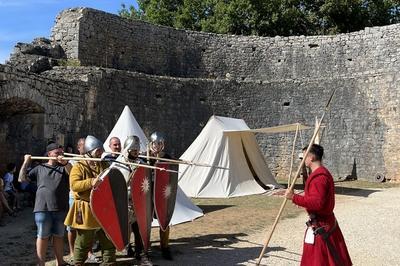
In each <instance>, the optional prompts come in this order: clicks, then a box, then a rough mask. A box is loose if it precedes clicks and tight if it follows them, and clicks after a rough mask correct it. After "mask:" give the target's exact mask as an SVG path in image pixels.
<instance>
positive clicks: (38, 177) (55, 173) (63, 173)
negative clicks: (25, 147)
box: [19, 143, 69, 265]
mask: <svg viewBox="0 0 400 266" xmlns="http://www.w3.org/2000/svg"><path fill="white" fill-rule="evenodd" d="M46 151H47V156H49V157H59V156H61V155H62V154H63V150H62V149H61V146H60V145H58V144H56V143H51V144H49V145H48V146H47V147H46ZM30 162H31V156H30V155H25V157H24V163H23V164H22V167H21V171H20V173H19V181H20V182H24V181H26V180H27V177H28V178H29V180H35V181H36V182H37V191H36V199H35V206H34V209H33V212H34V214H35V223H36V226H37V240H36V254H37V258H38V265H45V262H46V251H47V247H48V243H49V239H50V238H52V241H53V250H54V254H55V257H56V263H57V265H63V264H65V262H64V260H63V252H64V231H65V226H64V223H63V221H64V219H65V216H66V214H67V211H68V170H67V169H68V167H69V165H68V163H67V162H66V161H63V160H61V159H50V160H49V161H48V162H47V163H44V164H40V165H38V166H36V167H34V168H32V169H31V170H30V171H29V172H28V175H27V174H26V172H27V168H28V166H29V164H30Z"/></svg>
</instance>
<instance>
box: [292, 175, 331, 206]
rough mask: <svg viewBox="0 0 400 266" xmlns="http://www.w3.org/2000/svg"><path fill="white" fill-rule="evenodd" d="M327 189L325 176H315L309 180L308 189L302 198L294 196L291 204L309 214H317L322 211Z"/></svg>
mask: <svg viewBox="0 0 400 266" xmlns="http://www.w3.org/2000/svg"><path fill="white" fill-rule="evenodd" d="M328 189H329V183H328V177H327V176H325V175H319V176H316V177H315V178H314V179H313V180H311V182H310V184H309V188H308V190H307V192H306V193H304V196H301V195H297V194H296V195H294V196H293V199H292V202H293V203H294V204H296V205H298V206H301V207H304V208H306V209H307V211H309V212H318V211H321V210H323V208H324V206H325V202H326V200H327V195H328V194H327V193H328Z"/></svg>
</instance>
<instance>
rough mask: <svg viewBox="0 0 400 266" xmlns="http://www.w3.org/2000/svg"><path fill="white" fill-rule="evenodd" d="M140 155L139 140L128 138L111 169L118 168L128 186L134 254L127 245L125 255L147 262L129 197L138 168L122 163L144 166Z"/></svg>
mask: <svg viewBox="0 0 400 266" xmlns="http://www.w3.org/2000/svg"><path fill="white" fill-rule="evenodd" d="M139 153H140V139H139V137H138V136H135V135H132V136H128V137H127V138H126V140H125V142H124V146H123V150H122V156H120V157H118V159H117V161H116V162H115V163H113V164H112V165H111V167H116V168H118V169H119V170H120V171H121V172H122V174H123V175H124V177H125V180H126V182H127V185H128V199H129V222H130V224H131V229H132V232H133V235H134V239H135V252H133V251H132V247H131V245H130V244H129V245H128V247H127V253H128V256H129V257H135V258H136V259H137V260H141V261H142V262H145V261H148V256H147V252H146V251H144V250H143V242H142V238H141V236H140V233H139V227H138V224H137V221H136V215H135V212H134V208H133V203H132V197H131V191H132V190H131V188H130V184H131V182H130V181H131V178H132V176H133V174H134V173H135V170H136V169H137V167H138V166H135V165H127V164H124V163H137V164H145V162H144V161H143V160H142V159H140V158H139Z"/></svg>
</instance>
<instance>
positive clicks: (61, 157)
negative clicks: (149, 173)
mask: <svg viewBox="0 0 400 266" xmlns="http://www.w3.org/2000/svg"><path fill="white" fill-rule="evenodd" d="M31 159H32V160H58V159H60V160H74V161H94V162H107V161H105V160H103V159H101V158H88V157H82V156H81V157H63V156H60V157H45V156H31ZM110 162H114V161H110ZM115 162H117V163H121V164H126V165H133V166H137V167H144V168H150V169H154V170H161V171H167V172H171V173H178V171H175V170H170V169H165V168H161V167H156V166H151V165H147V164H141V163H131V162H119V161H115Z"/></svg>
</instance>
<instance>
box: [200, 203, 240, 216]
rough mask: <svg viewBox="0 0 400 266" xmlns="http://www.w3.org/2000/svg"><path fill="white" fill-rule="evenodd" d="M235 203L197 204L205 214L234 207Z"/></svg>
mask: <svg viewBox="0 0 400 266" xmlns="http://www.w3.org/2000/svg"><path fill="white" fill-rule="evenodd" d="M234 206H235V205H201V204H200V205H197V207H199V208H200V209H202V210H203V212H204V214H206V213H210V212H215V211H219V210H223V209H226V208H230V207H234Z"/></svg>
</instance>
